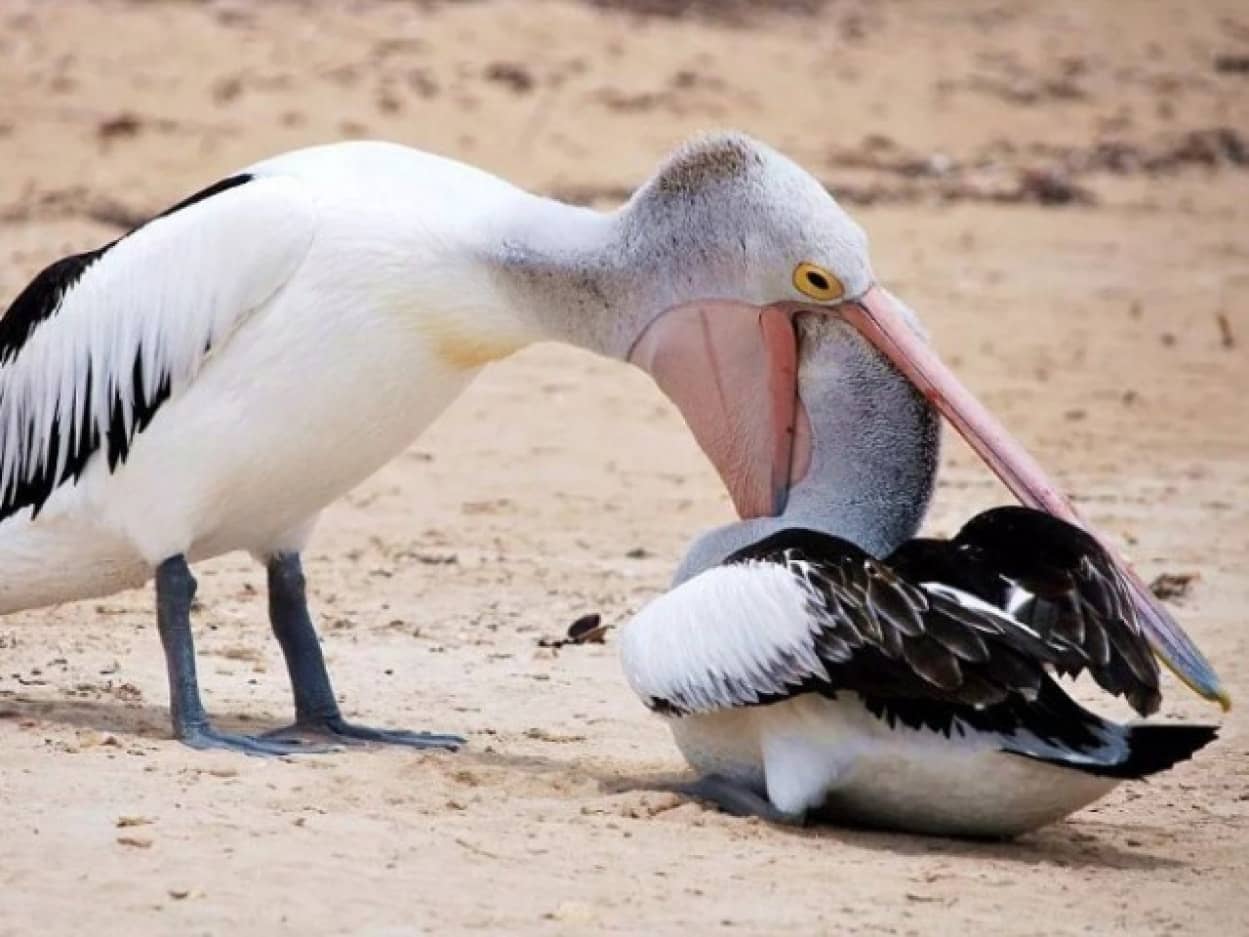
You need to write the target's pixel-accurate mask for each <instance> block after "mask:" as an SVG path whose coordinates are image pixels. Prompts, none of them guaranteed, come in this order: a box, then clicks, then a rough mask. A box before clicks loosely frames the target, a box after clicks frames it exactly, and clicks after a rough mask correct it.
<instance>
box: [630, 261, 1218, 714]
mask: <svg viewBox="0 0 1249 937" xmlns="http://www.w3.org/2000/svg"><path fill="white" fill-rule="evenodd" d="M794 281H795V286H796V287H797V288H798V289H799V290H800V291H801V292H802V293H804V294H806V295H809V296H812V297H813V298H817V299H820V300H823V301H820V302H817V303H799V302H782V303H773V304H768V305H753V304H750V303H745V302H739V301H727V300H710V301H703V302H694V303H686V304H683V305H679V306H676V307H674V308H672V309H669V310H667V311H666V312H664V313H663V314H661V315H660V316H658V317H657V318H656V319H654V320H653V321H652V322H651V323H650V325H649V326H648V327H647V328H646V329H645V330H644V331H643V332H642V334H641V336H640V337H639V339H638V340H637V342H636V343H635V345H634V347H633V349H632V351H631V353H630V356H629V357H630V360H631V361H632V362H633V363H634V364H637V365H639V366H641V367H642V368H644V369H645V370H646V371H648V372H649V373H650V374H651V375H652V377H653V378H654V379H655V381H656V383H657V384H658V385H659V386H660V388H661V389H662V390H663V391H664V392H665V394H667V396H668V397H669V398H670V399H671V400H672V401H673V402H674V403H675V404H676V405H677V406H678V407H679V409H680V411H681V413H682V415H683V416H684V418H685V420H686V422H687V423H688V424H689V427H690V430H691V431H692V432H693V434H694V436H695V438H696V439H697V441H698V443H699V445H700V446H701V447H702V449H703V451H704V452H705V453H706V454H707V456H708V457H709V458H710V460H711V462H712V464H713V465H714V466H715V468H716V470H717V471H718V472H719V474H720V476H721V478H722V479H723V481H724V483H725V485H726V486H727V487H728V490H729V492H730V495H731V497H732V499H733V503H734V506H735V507H736V509H737V512H738V514H739V515H740V516H741V517H742V518H743V519H751V518H762V517H767V516H775V515H779V514H781V513H783V512H784V511H785V508H786V505H787V501H788V499H789V495H790V490H791V488H792V487H793V486H794V485H796V484H798V483H800V482H801V481H802V480H803V479H804V478H805V477H806V475H807V473H808V471H809V470H810V466H811V462H812V444H811V438H812V428H811V425H810V421H809V419H808V416H807V413H806V408H805V406H804V402H803V399H802V396H801V395H800V393H799V379H798V371H799V338H798V332H799V330H798V329H797V327H796V324H795V323H796V320H798V319H799V318H800V317H804V316H827V317H833V318H836V319H840V320H842V321H844V322H845V323H848V324H849V325H850V326H852V327H853V328H854V329H855V330H856V331H857V332H858V333H859V335H861V336H862V338H863V339H865V340H866V341H867V342H868V343H870V345H871V346H872V348H874V349H875V350H876V351H877V352H879V354H880V355H882V356H883V357H884V358H885V359H887V360H888V361H889V362H890V363H891V364H892V366H893V367H894V368H896V369H897V371H898V372H899V373H901V374H902V375H903V376H905V377H906V378H907V380H908V381H909V382H910V383H911V384H912V385H913V386H914V387H915V388H916V389H917V390H918V391H919V392H920V393H921V394H922V395H923V396H924V398H926V399H927V401H929V403H930V404H931V405H932V406H933V407H935V408H936V410H937V411H938V412H939V413H940V414H941V415H942V416H943V417H945V418H946V419H947V420H948V421H949V422H950V423H952V424H953V425H954V427H955V428H956V429H957V430H958V432H959V433H960V434H961V435H962V436H963V437H964V438H965V439H966V440H967V442H968V443H969V444H970V445H971V447H972V448H973V449H974V450H975V451H976V453H977V454H978V455H979V456H980V457H981V459H983V460H984V461H985V462H986V463H987V464H988V465H989V467H990V468H991V469H992V470H993V471H994V472H995V473H996V474H997V476H998V477H999V478H1000V479H1001V480H1002V481H1003V483H1004V484H1005V485H1006V486H1007V487H1008V488H1009V489H1010V491H1011V492H1012V493H1013V494H1014V495H1015V496H1016V497H1017V498H1018V499H1019V500H1020V501H1021V502H1022V503H1023V504H1024V505H1027V506H1028V507H1032V508H1035V509H1037V510H1041V511H1044V512H1046V513H1048V514H1051V515H1053V516H1055V517H1058V518H1060V519H1062V520H1065V521H1067V522H1069V523H1072V524H1074V525H1076V526H1079V527H1081V528H1083V529H1085V530H1087V531H1088V532H1089V533H1091V534H1092V535H1093V536H1094V537H1095V538H1096V539H1097V540H1098V541H1099V542H1100V543H1101V544H1102V545H1103V546H1104V547H1106V549H1107V552H1108V553H1109V554H1110V555H1111V556H1112V557H1113V558H1114V562H1115V563H1116V565H1117V567H1118V568H1119V570H1120V571H1121V572H1122V574H1123V576H1124V578H1125V579H1126V581H1127V582H1128V584H1129V586H1130V589H1131V592H1132V598H1133V601H1134V604H1135V607H1136V611H1137V614H1138V616H1139V620H1140V624H1141V626H1142V628H1143V629H1144V631H1145V633H1146V635H1147V636H1148V639H1149V642H1150V644H1151V646H1152V647H1153V649H1154V652H1155V653H1156V654H1157V656H1158V657H1159V658H1160V659H1161V660H1162V661H1163V662H1164V663H1166V664H1167V666H1168V667H1170V668H1171V670H1172V671H1174V673H1175V674H1176V675H1177V676H1178V677H1179V678H1180V679H1181V680H1182V681H1183V682H1184V683H1185V684H1187V685H1188V686H1189V687H1190V688H1192V689H1193V690H1194V691H1195V692H1197V693H1199V694H1200V695H1201V696H1203V697H1205V698H1206V699H1210V700H1214V701H1217V702H1218V703H1219V704H1220V705H1221V706H1222V707H1223V708H1224V709H1227V708H1228V707H1229V706H1230V697H1229V696H1228V693H1227V691H1226V689H1225V688H1224V687H1223V685H1222V683H1221V682H1220V680H1219V677H1218V675H1217V674H1216V673H1215V672H1214V669H1213V668H1212V667H1211V665H1210V663H1209V662H1208V661H1207V660H1206V658H1205V657H1204V656H1203V655H1202V653H1201V651H1200V650H1199V649H1198V648H1197V646H1196V644H1195V643H1194V642H1193V640H1192V639H1191V638H1190V637H1189V636H1188V635H1187V634H1186V633H1185V632H1184V630H1183V628H1181V627H1180V625H1179V624H1178V622H1176V621H1175V619H1174V618H1173V617H1172V616H1171V614H1170V613H1169V612H1168V611H1167V610H1166V609H1165V608H1164V607H1163V606H1162V605H1161V603H1160V602H1159V601H1158V600H1157V599H1156V598H1155V597H1154V596H1153V595H1152V594H1151V593H1150V591H1149V589H1148V588H1146V586H1145V585H1144V584H1143V583H1142V582H1141V580H1140V578H1139V577H1138V576H1137V575H1136V573H1135V572H1133V570H1132V569H1131V567H1130V566H1129V565H1128V564H1127V563H1126V562H1125V561H1124V560H1123V559H1122V558H1121V557H1119V556H1118V554H1117V553H1115V552H1114V551H1113V550H1112V549H1111V548H1110V546H1109V542H1108V540H1107V539H1106V538H1105V537H1103V536H1102V535H1100V534H1098V533H1097V532H1096V531H1094V530H1091V529H1090V528H1089V527H1088V525H1087V524H1085V523H1084V522H1083V521H1082V520H1081V519H1080V517H1079V515H1078V514H1077V513H1076V511H1075V509H1074V507H1073V506H1072V505H1071V503H1070V502H1069V501H1068V500H1067V499H1066V498H1065V497H1064V496H1063V495H1062V494H1061V493H1060V492H1059V490H1058V488H1057V486H1056V485H1055V484H1054V483H1053V481H1051V480H1050V478H1049V477H1048V476H1047V475H1046V473H1045V472H1044V470H1043V469H1042V468H1041V466H1040V465H1039V464H1038V463H1037V462H1036V460H1035V459H1033V458H1032V456H1031V455H1029V453H1028V452H1027V451H1026V450H1025V449H1024V448H1023V446H1022V445H1021V444H1020V443H1019V442H1018V441H1017V440H1015V439H1014V438H1013V437H1012V436H1011V435H1010V434H1009V433H1008V432H1007V431H1006V429H1005V428H1004V427H1003V426H1002V424H1001V423H1000V422H999V421H998V420H997V419H996V418H994V416H993V415H992V414H991V413H990V412H989V411H988V410H987V409H986V408H985V406H984V405H983V404H981V403H980V401H979V400H977V399H976V397H975V396H974V395H973V394H972V393H971V392H970V391H969V390H968V389H967V388H966V387H965V386H964V385H963V384H962V382H960V381H959V380H958V378H957V377H956V376H955V375H954V374H953V372H952V371H951V370H950V369H949V368H948V367H946V365H945V364H944V363H943V362H942V361H941V359H940V358H939V357H938V356H937V354H936V353H935V352H934V351H933V350H932V349H931V348H930V347H929V345H928V344H927V342H925V341H924V339H923V338H922V337H921V336H920V335H919V334H918V333H917V328H916V325H915V324H913V323H912V321H910V316H909V312H908V311H906V310H905V309H904V307H902V304H901V303H899V302H898V301H897V300H896V299H895V298H894V297H893V296H891V295H890V294H889V293H888V292H887V291H886V290H884V289H883V288H881V287H879V286H877V285H872V286H870V287H869V288H868V289H866V290H865V291H863V292H861V294H860V295H858V296H856V297H855V298H852V299H846V298H843V297H842V296H841V284H840V283H839V281H838V280H837V278H836V277H835V276H834V275H833V274H831V273H830V272H828V271H827V270H824V269H822V268H820V267H817V266H815V265H812V264H800V265H799V267H798V268H797V269H796V270H795V271H794ZM839 443H841V444H847V445H851V444H853V441H847V440H840V441H839Z"/></svg>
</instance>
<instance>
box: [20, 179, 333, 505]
mask: <svg viewBox="0 0 1249 937" xmlns="http://www.w3.org/2000/svg"><path fill="white" fill-rule="evenodd" d="M314 229H315V213H314V210H313V207H312V205H311V204H310V199H309V198H308V197H307V193H306V192H304V191H303V189H302V185H301V184H300V183H299V182H297V181H296V180H293V179H288V178H277V177H252V176H236V177H232V178H231V179H228V180H225V181H224V182H222V183H219V184H217V185H216V186H213V187H212V188H210V189H206V190H205V191H204V192H201V193H199V194H197V195H196V196H193V197H192V198H190V199H188V200H187V201H185V202H183V203H180V204H179V205H177V206H175V207H174V208H173V209H170V211H168V212H166V213H165V214H164V215H161V216H160V217H158V218H156V219H154V220H153V221H151V222H149V223H148V224H146V225H143V226H142V227H141V228H139V229H137V230H135V231H133V232H131V233H130V234H128V235H126V236H125V237H123V238H121V239H120V240H118V241H115V242H113V243H112V244H110V245H108V246H106V247H104V248H101V249H99V250H94V251H90V252H87V253H85V254H78V255H75V256H72V257H67V258H65V259H63V260H61V261H58V262H57V263H55V264H53V265H51V266H50V267H48V268H47V269H46V270H44V271H43V272H42V273H41V274H40V275H39V276H37V277H36V278H35V279H34V280H33V281H32V282H31V283H30V285H29V286H28V287H27V288H26V289H25V290H24V291H23V292H22V293H21V295H19V296H18V298H17V299H16V300H15V301H14V303H13V304H12V305H11V306H10V307H9V309H8V311H7V312H5V314H4V316H3V317H0V520H3V519H4V518H5V517H7V516H9V515H10V514H13V513H15V512H17V511H19V510H21V509H23V508H26V507H32V508H33V509H34V511H35V512H38V510H39V509H40V508H41V507H42V505H43V504H44V502H45V501H46V500H47V499H48V498H49V497H50V496H51V494H52V492H53V491H54V490H55V489H56V488H57V487H59V486H60V485H62V484H64V483H66V482H69V481H71V480H74V479H77V478H78V477H79V476H80V475H81V474H82V472H83V470H84V469H85V467H86V465H87V463H88V461H89V460H90V459H91V458H92V457H93V456H94V455H95V453H97V452H103V453H105V454H106V456H107V458H108V461H109V466H110V469H114V468H116V466H117V465H118V464H120V463H122V462H124V461H125V459H126V455H127V453H128V451H129V447H130V444H131V442H132V441H133V439H134V437H135V435H136V434H138V433H140V432H142V430H143V429H144V428H145V427H146V426H147V424H148V422H149V421H150V420H151V419H152V417H153V416H154V414H155V413H156V411H157V409H158V408H159V407H160V406H161V405H162V404H163V403H164V402H165V401H167V400H169V399H170V398H171V397H174V396H176V395H177V394H178V393H180V392H181V391H182V390H183V389H184V388H185V387H186V386H187V385H188V384H189V383H190V382H191V381H193V380H194V378H195V375H196V373H197V372H198V371H199V369H200V367H201V366H202V364H203V363H204V361H205V360H207V358H208V356H209V355H210V354H211V353H212V352H213V350H214V349H217V348H219V347H220V346H221V345H222V344H223V343H224V342H225V341H226V340H227V339H228V338H229V337H230V335H231V334H232V333H233V332H234V331H235V330H236V329H237V328H238V327H239V325H240V324H241V323H242V322H244V321H245V320H246V319H247V317H248V316H249V315H250V314H251V313H253V312H254V311H255V310H257V309H258V308H260V307H261V306H262V305H263V304H264V303H266V302H267V301H268V300H269V299H271V298H272V297H273V296H274V294H275V293H276V292H277V291H278V290H279V289H280V288H281V287H282V286H283V285H284V284H285V283H286V282H287V280H288V279H289V278H290V277H291V275H292V274H293V273H294V271H295V270H296V269H297V267H298V266H299V264H300V262H301V261H302V260H303V258H304V256H305V255H306V254H307V251H308V248H309V246H310V245H311V243H312V237H313V232H314Z"/></svg>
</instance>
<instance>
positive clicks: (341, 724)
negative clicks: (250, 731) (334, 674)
mask: <svg viewBox="0 0 1249 937" xmlns="http://www.w3.org/2000/svg"><path fill="white" fill-rule="evenodd" d="M262 738H265V739H271V740H273V741H276V742H283V743H287V744H299V743H301V742H302V743H307V742H313V743H317V742H321V743H324V742H326V741H328V742H330V743H331V744H337V745H338V746H339V747H341V746H342V745H363V744H369V743H373V744H377V745H406V746H407V747H409V748H438V749H443V750H445V751H457V750H459V749H460V748H461V747H462V746H463V745H464V744H465V740H464V739H463V738H461V737H460V736H458V735H440V734H436V733H432V732H410V731H408V730H406V729H375V728H373V727H371V726H362V725H356V724H355V723H351V722H348V721H347V720H345V719H343V718H342V717H341V716H339V717H328V718H314V719H300V720H297V721H295V722H293V723H291V724H290V725H289V726H285V727H283V728H281V729H274V730H273V731H272V732H266V733H265V734H264V735H263V736H262Z"/></svg>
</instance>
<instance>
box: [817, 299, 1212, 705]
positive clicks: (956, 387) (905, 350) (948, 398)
mask: <svg viewBox="0 0 1249 937" xmlns="http://www.w3.org/2000/svg"><path fill="white" fill-rule="evenodd" d="M805 308H808V309H809V308H812V307H805ZM821 311H831V312H833V313H834V314H837V315H840V316H842V317H843V318H845V319H846V321H848V322H849V323H850V324H852V325H853V326H854V327H855V328H856V329H857V330H858V331H859V332H860V333H861V334H862V335H863V336H864V337H865V338H866V339H867V340H868V341H870V342H871V343H872V344H873V345H874V346H876V348H877V349H879V350H880V351H881V352H882V353H883V354H884V355H885V356H886V357H887V358H888V359H889V360H890V361H891V362H893V365H894V366H895V367H896V368H897V369H898V370H899V371H901V372H902V373H903V374H904V375H905V376H906V377H907V378H908V379H910V381H911V382H912V383H913V384H914V385H915V386H916V387H917V388H918V389H919V390H920V392H921V393H923V394H924V396H925V397H927V398H928V399H929V400H930V401H931V402H932V404H933V405H934V406H935V407H936V408H937V409H938V411H940V413H941V414H942V415H943V416H944V417H945V418H946V419H948V420H949V421H950V422H951V423H953V424H954V427H955V428H956V429H957V430H958V431H959V433H960V434H961V435H962V436H963V438H964V439H966V440H967V442H968V443H969V444H970V445H971V447H972V448H973V449H974V450H975V451H976V453H977V454H978V455H979V456H980V457H981V458H982V459H984V461H985V462H986V463H987V464H988V465H989V466H990V468H992V469H993V471H994V472H995V473H996V474H997V475H998V477H999V478H1001V479H1002V481H1003V483H1004V484H1005V485H1006V487H1008V488H1009V489H1010V490H1011V493H1012V494H1014V495H1015V497H1017V498H1018V499H1019V500H1020V501H1022V502H1023V503H1024V504H1026V505H1028V506H1029V507H1033V508H1037V509H1038V510H1042V511H1046V512H1048V513H1050V514H1053V515H1054V516H1056V517H1059V518H1062V519H1063V520H1065V521H1068V522H1069V523H1072V524H1076V525H1077V526H1079V527H1083V528H1085V529H1086V530H1088V531H1089V532H1090V533H1091V534H1092V535H1093V536H1094V537H1096V538H1097V539H1098V541H1099V542H1101V544H1102V546H1104V547H1105V548H1106V550H1107V552H1108V553H1109V554H1110V555H1111V556H1112V557H1114V559H1115V562H1116V564H1117V565H1118V566H1119V568H1120V570H1121V571H1122V573H1123V575H1124V578H1125V579H1126V580H1127V582H1128V584H1129V585H1130V586H1131V589H1132V593H1133V598H1134V599H1135V602H1136V609H1137V613H1138V615H1139V616H1140V621H1141V624H1142V626H1143V627H1144V630H1145V633H1146V635H1147V636H1148V637H1149V640H1150V643H1151V644H1152V645H1153V648H1154V652H1155V653H1156V654H1157V655H1158V656H1159V657H1160V658H1161V659H1162V660H1163V662H1164V663H1166V664H1167V666H1169V667H1170V668H1171V669H1172V670H1173V671H1174V672H1175V674H1176V676H1178V677H1179V678H1180V679H1181V680H1183V681H1184V682H1185V683H1186V684H1187V685H1188V686H1189V687H1191V688H1192V689H1193V690H1195V691H1196V692H1197V693H1199V694H1201V695H1202V696H1204V697H1205V698H1207V699H1212V700H1217V701H1218V702H1219V704H1220V705H1221V706H1222V707H1223V708H1224V709H1227V708H1228V707H1229V706H1230V705H1231V697H1230V696H1229V695H1228V693H1227V691H1226V689H1224V687H1223V685H1222V683H1221V682H1220V680H1219V678H1218V675H1217V674H1216V673H1215V672H1214V669H1213V668H1212V667H1211V666H1210V663H1209V662H1208V661H1207V660H1206V659H1205V657H1204V656H1203V655H1202V653H1201V651H1200V650H1198V649H1197V645H1196V644H1195V643H1194V642H1193V640H1192V639H1191V638H1190V637H1189V636H1188V635H1187V634H1185V633H1184V629H1183V628H1181V627H1180V625H1179V623H1178V622H1176V621H1175V619H1174V618H1172V617H1171V614H1170V613H1169V612H1168V611H1167V610H1166V609H1165V608H1164V607H1163V606H1162V605H1161V603H1159V602H1158V600H1157V599H1156V598H1154V596H1153V594H1152V593H1151V592H1150V591H1149V589H1148V588H1146V586H1145V584H1144V583H1143V582H1141V579H1140V577H1139V576H1137V575H1136V573H1135V572H1134V571H1133V570H1132V568H1131V567H1130V566H1129V565H1128V564H1127V563H1126V562H1124V561H1123V559H1122V558H1120V557H1119V556H1118V555H1117V554H1116V553H1115V551H1114V550H1113V549H1112V548H1111V547H1110V545H1109V544H1108V543H1107V541H1106V539H1105V538H1104V537H1102V536H1101V535H1100V534H1098V532H1097V531H1096V530H1092V529H1091V528H1089V527H1088V525H1086V524H1085V523H1084V522H1083V521H1082V520H1081V518H1080V516H1079V515H1078V514H1077V513H1076V510H1075V508H1074V507H1072V505H1071V502H1069V501H1068V500H1067V499H1066V498H1065V497H1064V496H1063V495H1062V493H1061V492H1060V491H1059V490H1058V488H1057V487H1056V486H1055V485H1054V483H1053V482H1052V481H1051V480H1050V479H1049V477H1048V476H1047V475H1046V474H1045V471H1044V470H1043V469H1042V468H1041V466H1040V465H1039V464H1038V463H1037V461H1036V460H1035V459H1034V458H1032V456H1031V455H1029V453H1028V452H1027V450H1025V449H1024V448H1023V446H1022V445H1020V443H1019V442H1018V441H1017V440H1015V439H1014V438H1013V437H1012V436H1011V435H1010V434H1009V433H1008V432H1007V431H1006V429H1005V427H1003V426H1002V424H1001V423H999V422H998V421H997V419H995V418H994V416H993V415H992V414H991V413H990V412H989V411H988V410H987V409H986V408H985V406H984V405H983V404H982V403H980V401H979V400H977V399H976V398H975V396H974V395H973V394H972V393H971V391H969V390H968V389H967V388H966V387H964V386H963V384H962V382H960V381H959V379H958V378H957V377H955V376H954V373H953V372H952V371H951V370H950V369H949V368H947V367H946V366H945V364H944V363H943V362H942V361H941V359H940V358H939V357H937V355H936V353H935V352H934V351H933V350H932V349H931V348H930V347H929V346H928V344H927V343H926V342H925V341H924V340H923V339H922V338H920V337H919V336H918V335H917V334H916V333H915V330H914V329H913V328H912V327H911V326H910V325H909V324H908V323H907V321H906V319H905V318H904V316H903V315H902V314H901V312H900V311H899V309H898V304H897V303H896V301H895V300H893V298H892V297H891V296H890V295H889V294H888V293H887V292H885V291H884V290H883V289H880V288H879V287H872V288H871V289H869V290H868V291H867V293H866V294H864V295H863V296H862V297H861V298H859V299H858V300H855V301H852V302H846V303H842V304H841V305H839V306H837V307H835V308H834V309H833V310H821Z"/></svg>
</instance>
